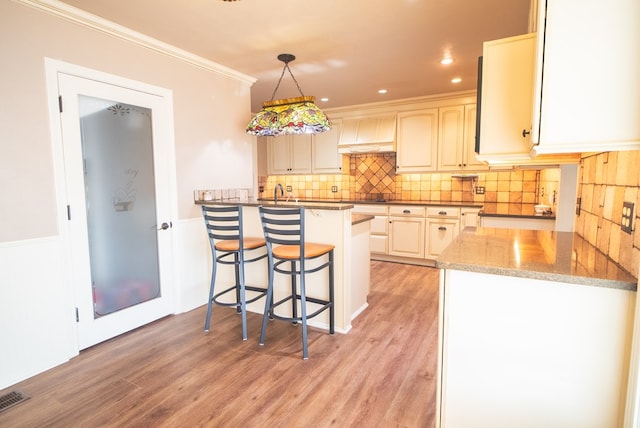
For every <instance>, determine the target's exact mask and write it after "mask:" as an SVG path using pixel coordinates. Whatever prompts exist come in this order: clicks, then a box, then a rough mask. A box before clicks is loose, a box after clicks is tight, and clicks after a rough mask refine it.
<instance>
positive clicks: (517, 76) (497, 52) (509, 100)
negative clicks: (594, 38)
mask: <svg viewBox="0 0 640 428" xmlns="http://www.w3.org/2000/svg"><path fill="white" fill-rule="evenodd" d="M535 40H536V39H535V34H525V35H523V36H516V37H509V38H506V39H500V40H493V41H489V42H485V43H484V44H483V49H482V53H483V59H482V93H481V100H480V112H481V114H480V152H479V155H478V159H480V160H484V161H487V162H489V163H494V164H495V163H501V161H502V160H505V161H506V162H507V163H514V162H515V163H517V162H518V161H525V162H526V161H528V160H530V155H529V149H530V147H531V138H530V136H531V114H532V106H533V98H532V96H533V92H532V88H533V75H534V72H533V68H534V56H535Z"/></svg>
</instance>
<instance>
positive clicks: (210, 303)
mask: <svg viewBox="0 0 640 428" xmlns="http://www.w3.org/2000/svg"><path fill="white" fill-rule="evenodd" d="M213 257H214V259H213V268H212V269H211V285H210V286H209V301H208V302H207V319H206V321H205V322H204V331H205V332H206V333H209V327H210V326H211V311H212V307H213V293H214V284H215V283H216V264H217V262H216V260H215V254H214V255H213Z"/></svg>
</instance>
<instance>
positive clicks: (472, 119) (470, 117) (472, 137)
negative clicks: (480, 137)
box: [462, 104, 489, 171]
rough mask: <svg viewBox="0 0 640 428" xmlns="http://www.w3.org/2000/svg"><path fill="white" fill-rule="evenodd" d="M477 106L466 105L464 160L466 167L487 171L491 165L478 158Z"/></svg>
mask: <svg viewBox="0 0 640 428" xmlns="http://www.w3.org/2000/svg"><path fill="white" fill-rule="evenodd" d="M477 110H478V108H477V106H476V105H475V104H467V105H465V106H464V149H463V153H462V162H463V164H464V166H465V169H468V170H473V171H486V170H488V169H489V165H487V164H485V163H483V162H480V161H479V160H478V159H476V152H475V146H476V113H477Z"/></svg>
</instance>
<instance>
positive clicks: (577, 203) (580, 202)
mask: <svg viewBox="0 0 640 428" xmlns="http://www.w3.org/2000/svg"><path fill="white" fill-rule="evenodd" d="M581 209H582V198H578V199H576V215H578V216H579V215H580V210H581Z"/></svg>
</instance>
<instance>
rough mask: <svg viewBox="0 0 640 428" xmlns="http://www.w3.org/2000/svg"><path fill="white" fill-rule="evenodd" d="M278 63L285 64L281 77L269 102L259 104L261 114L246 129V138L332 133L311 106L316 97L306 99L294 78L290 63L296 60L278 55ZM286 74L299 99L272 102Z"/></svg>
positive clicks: (326, 123)
mask: <svg viewBox="0 0 640 428" xmlns="http://www.w3.org/2000/svg"><path fill="white" fill-rule="evenodd" d="M278 59H279V60H280V61H282V62H284V68H283V69H282V74H281V75H280V79H279V80H278V84H277V85H276V88H275V89H274V91H273V95H271V101H265V102H264V103H262V110H261V111H260V112H259V113H258V114H256V115H255V117H254V118H253V119H251V121H250V122H249V125H247V134H252V135H257V136H259V137H261V136H267V137H277V136H279V135H287V134H319V133H321V132H325V131H329V130H330V129H331V121H330V120H329V118H328V117H327V115H326V114H324V113H323V112H322V110H320V108H319V107H318V106H316V105H315V104H314V100H315V99H316V98H315V97H312V96H305V95H304V94H303V93H302V89H300V85H299V84H298V81H297V80H296V78H295V77H294V76H293V73H292V72H291V69H290V68H289V63H290V62H291V61H293V60H295V59H296V57H295V56H293V55H291V54H280V55H278ZM285 71H288V72H289V74H290V75H291V77H292V78H293V81H294V82H295V83H296V86H297V87H298V91H300V96H299V97H295V98H286V99H281V100H275V101H274V98H275V96H276V92H277V91H278V88H279V87H280V82H282V77H283V76H284V72H285Z"/></svg>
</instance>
